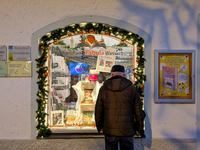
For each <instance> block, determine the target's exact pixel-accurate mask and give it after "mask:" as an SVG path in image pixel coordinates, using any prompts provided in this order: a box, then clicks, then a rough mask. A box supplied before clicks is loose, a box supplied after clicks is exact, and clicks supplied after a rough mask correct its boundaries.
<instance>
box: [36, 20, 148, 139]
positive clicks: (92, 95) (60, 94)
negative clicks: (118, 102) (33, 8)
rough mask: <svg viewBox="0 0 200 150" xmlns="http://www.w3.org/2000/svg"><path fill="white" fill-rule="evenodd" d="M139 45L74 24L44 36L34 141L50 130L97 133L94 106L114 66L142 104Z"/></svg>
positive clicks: (110, 30)
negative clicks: (130, 85) (119, 66)
mask: <svg viewBox="0 0 200 150" xmlns="http://www.w3.org/2000/svg"><path fill="white" fill-rule="evenodd" d="M143 44H144V40H143V39H142V38H141V37H139V36H138V35H137V34H134V33H130V32H128V31H126V30H123V29H119V28H117V27H113V26H110V25H103V24H94V23H93V24H91V23H88V24H85V23H84V24H75V25H71V26H67V27H64V28H61V29H57V30H54V31H52V32H51V33H48V34H47V35H44V36H43V37H42V38H41V39H40V45H39V46H40V49H41V50H42V54H41V57H40V58H38V59H37V60H36V61H37V62H38V64H37V67H38V68H39V71H38V74H39V76H38V84H39V91H38V94H37V96H38V99H37V101H38V106H39V107H38V110H37V117H36V118H37V119H38V126H37V128H38V136H39V137H41V136H48V134H49V133H50V130H53V129H58V130H59V129H62V130H66V131H72V132H71V133H73V132H76V131H78V132H79V131H92V132H93V131H94V132H97V131H96V125H95V118H94V111H95V104H96V100H97V96H98V92H99V89H100V87H101V86H102V85H103V83H104V82H105V81H106V80H107V79H108V78H110V77H111V75H110V70H111V68H112V66H113V65H123V66H124V67H125V74H126V76H125V77H126V78H127V79H129V80H131V81H132V82H133V84H134V85H135V86H136V87H137V88H138V92H139V94H140V96H141V98H142V101H143V97H144V95H143V92H144V91H143V90H144V85H143V84H144V81H145V79H146V76H145V75H144V61H145V59H144V48H143V46H144V45H143ZM46 60H47V61H46ZM46 83H47V84H46ZM46 91H48V94H46ZM47 114H48V115H47ZM49 129H50V130H49ZM76 133H77V132H76Z"/></svg>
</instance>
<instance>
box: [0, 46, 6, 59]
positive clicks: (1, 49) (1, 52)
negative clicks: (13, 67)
mask: <svg viewBox="0 0 200 150" xmlns="http://www.w3.org/2000/svg"><path fill="white" fill-rule="evenodd" d="M6 60H7V47H6V46H5V45H0V61H6Z"/></svg>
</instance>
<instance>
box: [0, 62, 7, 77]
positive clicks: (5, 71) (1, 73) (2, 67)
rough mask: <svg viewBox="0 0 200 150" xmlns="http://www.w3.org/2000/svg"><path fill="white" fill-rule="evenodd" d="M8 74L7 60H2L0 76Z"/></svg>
mask: <svg viewBox="0 0 200 150" xmlns="http://www.w3.org/2000/svg"><path fill="white" fill-rule="evenodd" d="M5 76H7V62H6V61H0V77H5Z"/></svg>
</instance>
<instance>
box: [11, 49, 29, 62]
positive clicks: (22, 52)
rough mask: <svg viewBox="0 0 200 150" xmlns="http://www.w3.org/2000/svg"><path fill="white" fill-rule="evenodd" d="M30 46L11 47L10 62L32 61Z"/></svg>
mask: <svg viewBox="0 0 200 150" xmlns="http://www.w3.org/2000/svg"><path fill="white" fill-rule="evenodd" d="M30 56H31V54H30V46H9V60H14V61H16V60H17V61H18V60H19V61H20V60H25V61H29V60H30Z"/></svg>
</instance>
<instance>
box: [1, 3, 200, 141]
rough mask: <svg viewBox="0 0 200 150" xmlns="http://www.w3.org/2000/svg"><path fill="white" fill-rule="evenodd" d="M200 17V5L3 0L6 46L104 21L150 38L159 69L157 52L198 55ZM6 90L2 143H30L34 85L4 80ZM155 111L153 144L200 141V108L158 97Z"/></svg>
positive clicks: (27, 81) (26, 80) (23, 80)
mask: <svg viewBox="0 0 200 150" xmlns="http://www.w3.org/2000/svg"><path fill="white" fill-rule="evenodd" d="M199 12H200V1H197V0H185V1H182V0H176V1H173V0H167V1H154V0H149V1H146V0H126V1H124V0H84V1H80V0H73V1H72V0H57V1H54V0H20V1H15V0H1V1H0V19H1V23H0V45H31V35H32V34H33V33H34V32H35V31H37V30H39V29H41V28H43V27H45V26H47V25H48V24H51V23H53V22H56V21H59V20H62V19H64V18H67V17H72V16H79V15H101V16H108V17H111V18H115V19H119V20H123V21H126V22H129V23H131V24H133V25H135V26H137V27H139V28H141V29H143V30H144V31H146V32H147V33H148V34H150V36H151V37H152V64H153V66H154V50H155V49H189V50H196V45H197V43H196V39H197V38H196V37H197V27H196V26H197V15H198V13H199ZM58 28H59V27H58ZM32 51H35V49H32ZM34 60H35V58H32V61H34ZM153 66H152V72H151V74H152V85H151V86H152V88H151V92H152V93H153V94H154V67H153ZM147 74H148V73H147ZM0 85H1V86H0V102H1V105H0V118H1V122H0V127H1V128H0V139H29V138H30V134H31V121H30V120H31V114H30V109H31V102H30V99H31V79H30V78H0ZM147 96H148V95H147ZM151 105H152V118H151V119H152V124H151V128H152V129H151V130H152V136H153V138H196V111H197V110H196V103H195V104H155V103H154V97H152V103H151ZM37 142H38V141H37Z"/></svg>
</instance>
